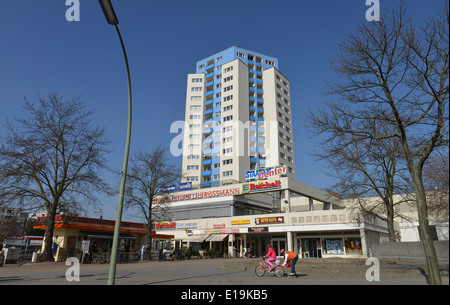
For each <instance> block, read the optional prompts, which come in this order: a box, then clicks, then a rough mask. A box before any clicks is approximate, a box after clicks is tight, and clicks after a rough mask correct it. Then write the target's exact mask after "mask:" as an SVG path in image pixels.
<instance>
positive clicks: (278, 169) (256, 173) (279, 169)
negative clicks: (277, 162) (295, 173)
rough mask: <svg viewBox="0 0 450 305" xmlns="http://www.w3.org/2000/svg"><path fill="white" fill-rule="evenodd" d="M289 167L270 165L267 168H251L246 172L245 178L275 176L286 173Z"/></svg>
mask: <svg viewBox="0 0 450 305" xmlns="http://www.w3.org/2000/svg"><path fill="white" fill-rule="evenodd" d="M286 170H287V167H286V165H281V166H274V167H268V168H265V169H258V170H251V171H246V172H245V179H247V180H250V179H259V180H262V179H267V178H269V177H273V176H279V175H283V174H286Z"/></svg>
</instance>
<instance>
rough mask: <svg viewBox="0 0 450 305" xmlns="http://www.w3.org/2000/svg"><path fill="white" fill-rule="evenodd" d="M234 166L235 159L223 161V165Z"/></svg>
mask: <svg viewBox="0 0 450 305" xmlns="http://www.w3.org/2000/svg"><path fill="white" fill-rule="evenodd" d="M228 164H233V159H227V160H223V165H228Z"/></svg>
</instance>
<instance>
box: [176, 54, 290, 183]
mask: <svg viewBox="0 0 450 305" xmlns="http://www.w3.org/2000/svg"><path fill="white" fill-rule="evenodd" d="M277 64H278V60H277V59H275V58H273V57H269V56H265V55H262V54H260V53H257V52H252V51H249V50H245V49H241V48H238V47H232V48H229V49H227V50H224V51H222V52H220V53H217V54H215V55H213V56H210V57H208V58H206V59H204V60H201V61H199V62H197V72H198V73H193V74H189V75H188V78H187V91H186V115H185V122H186V123H185V133H184V141H183V165H182V166H183V178H182V182H192V186H193V188H196V187H210V186H219V185H227V184H233V183H239V182H245V172H246V171H248V170H252V169H259V168H265V167H272V166H277V165H286V166H287V176H288V177H291V178H294V179H295V170H294V147H293V134H292V118H291V100H290V86H289V81H288V80H287V79H286V77H284V76H283V74H281V73H280V72H279V71H278V70H277V69H276V67H275V66H277Z"/></svg>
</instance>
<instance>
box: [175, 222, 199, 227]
mask: <svg viewBox="0 0 450 305" xmlns="http://www.w3.org/2000/svg"><path fill="white" fill-rule="evenodd" d="M176 227H177V229H192V228H197V223H196V222H189V223H177V226H176Z"/></svg>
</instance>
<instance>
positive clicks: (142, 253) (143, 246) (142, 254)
mask: <svg viewBox="0 0 450 305" xmlns="http://www.w3.org/2000/svg"><path fill="white" fill-rule="evenodd" d="M144 253H145V244H144V243H142V246H141V262H142V261H143V260H144Z"/></svg>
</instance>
